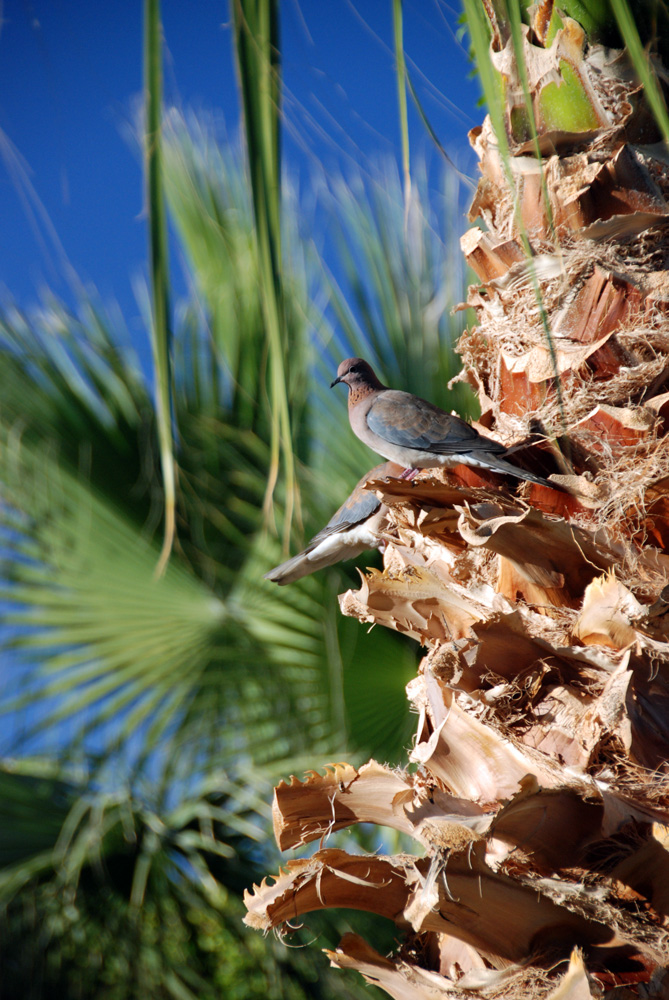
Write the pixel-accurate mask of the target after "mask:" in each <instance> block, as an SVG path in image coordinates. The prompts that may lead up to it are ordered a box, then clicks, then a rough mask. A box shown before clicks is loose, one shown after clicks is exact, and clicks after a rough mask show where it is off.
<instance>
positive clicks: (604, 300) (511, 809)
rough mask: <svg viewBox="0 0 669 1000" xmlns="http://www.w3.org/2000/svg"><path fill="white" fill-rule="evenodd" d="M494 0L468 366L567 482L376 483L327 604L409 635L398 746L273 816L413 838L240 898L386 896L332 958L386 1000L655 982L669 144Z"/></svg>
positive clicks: (495, 407)
mask: <svg viewBox="0 0 669 1000" xmlns="http://www.w3.org/2000/svg"><path fill="white" fill-rule="evenodd" d="M498 6H501V5H493V4H486V11H487V13H488V15H489V16H490V18H491V32H490V33H491V46H490V58H491V60H492V62H493V65H494V67H495V71H496V73H497V79H498V81H499V85H500V92H502V93H503V94H504V97H505V105H504V109H503V114H501V115H500V125H499V127H498V130H497V132H495V130H494V129H493V125H492V123H491V120H490V118H487V119H486V121H485V122H484V124H483V126H482V127H481V128H477V129H474V130H473V132H472V133H471V135H470V139H471V141H472V144H473V146H474V148H475V150H476V152H477V154H478V157H479V160H480V168H481V180H480V183H479V186H478V190H477V193H476V196H475V198H474V203H473V206H472V209H471V213H470V219H471V221H472V222H473V221H475V220H476V219H481V220H483V221H484V223H485V227H486V228H485V229H483V228H478V227H476V228H473V229H471V230H469V231H468V232H467V233H465V235H464V237H463V239H462V246H463V251H464V253H465V256H466V258H467V260H468V262H469V264H470V265H471V267H472V268H473V270H474V272H475V273H476V275H477V277H478V279H479V282H478V283H477V284H476V285H473V286H471V287H470V289H469V296H468V305H469V306H471V307H473V308H474V309H475V310H476V314H477V319H478V323H477V325H476V326H475V327H473V328H472V329H470V330H469V331H467V332H466V333H465V335H464V336H463V338H462V340H461V342H460V345H459V351H460V354H461V356H462V358H463V362H464V367H463V372H462V374H461V376H460V377H461V378H462V379H464V380H466V381H468V382H469V383H470V384H471V385H472V386H473V387H474V389H475V391H476V392H477V394H478V397H479V401H480V404H481V418H480V423H481V426H482V427H483V428H485V430H486V433H489V434H494V435H495V436H496V437H497V438H498V439H499V440H500V441H502V442H503V443H504V444H505V445H511V444H513V443H517V442H518V441H522V442H523V445H522V447H520V448H519V449H518V451H516V453H515V455H514V462H516V463H517V464H525V463H526V464H527V467H528V468H531V469H532V470H534V471H536V472H538V473H540V474H541V475H542V476H547V475H553V476H554V479H553V481H554V482H555V484H556V488H555V489H547V488H546V487H542V486H535V485H524V486H522V487H520V488H518V489H516V487H515V486H514V485H513V484H508V485H504V484H502V480H501V479H500V478H499V477H497V476H495V475H494V474H492V473H490V474H487V473H483V472H481V473H479V472H478V471H477V472H473V471H472V470H468V469H464V468H456V469H455V470H454V471H453V472H451V473H449V472H444V473H441V472H440V473H430V474H423V475H422V477H421V478H420V479H419V480H416V481H415V482H414V483H413V484H410V483H406V482H400V481H397V482H392V481H391V482H390V483H384V484H380V483H377V484H376V486H374V484H372V485H371V486H370V488H376V489H377V490H378V491H379V495H380V496H381V498H382V500H383V502H384V503H385V504H386V505H387V506H388V508H389V515H388V534H389V536H390V537H391V538H392V541H391V542H390V543H389V544H388V546H387V549H386V553H385V568H384V571H383V573H381V572H378V571H376V572H375V571H372V572H370V573H369V574H368V575H367V576H366V577H365V578H364V580H363V584H362V587H361V588H360V589H359V590H358V591H356V592H353V591H349V592H348V593H346V594H344V595H342V597H341V598H340V603H341V606H342V610H343V612H344V613H345V614H351V615H354V616H356V617H358V618H359V619H360V620H361V621H363V622H373V623H380V624H383V625H385V626H387V627H389V628H394V629H396V630H398V631H400V632H403V633H405V634H408V635H410V636H412V637H413V638H415V639H416V640H417V641H418V642H420V643H421V644H422V645H423V646H424V647H426V649H427V655H426V656H425V657H424V659H423V661H422V663H421V665H420V668H419V671H418V676H417V677H416V678H415V680H414V681H412V682H411V684H410V685H409V688H408V694H409V697H410V699H411V701H412V702H413V704H414V706H415V708H416V710H417V712H418V718H419V722H418V730H417V735H416V742H415V746H414V749H413V751H412V752H411V755H410V760H411V762H413V764H414V765H415V768H414V769H413V770H411V771H410V770H409V769H408V768H407V769H406V770H402V771H395V770H391V769H389V768H385V767H382V766H381V765H379V764H377V763H375V762H373V761H372V762H370V763H369V764H367V765H365V766H364V767H360V768H354V767H352V766H351V765H338V766H337V767H336V768H334V769H332V770H330V771H328V772H327V773H326V774H324V775H319V774H316V773H311V774H310V775H309V776H308V778H307V779H306V780H305V781H304V782H300V781H297V780H296V779H294V778H293V779H291V782H290V783H289V784H282V785H280V786H279V787H278V788H277V789H276V793H275V805H274V814H275V831H276V834H277V839H278V840H279V843H280V846H281V847H282V848H284V849H286V848H290V847H295V846H298V845H300V844H303V843H307V842H309V841H313V840H315V839H317V838H320V837H324V836H326V835H327V834H328V833H329V832H331V831H332V830H335V829H339V828H342V827H344V826H347V825H350V824H352V823H357V822H374V823H379V824H381V825H386V826H390V827H394V828H396V829H398V830H400V831H402V832H403V833H405V834H409V835H410V836H411V837H413V838H414V840H415V842H416V845H417V854H416V856H413V855H410V854H403V855H396V856H393V857H378V856H375V857H365V858H359V857H354V856H351V855H348V854H346V853H345V852H343V851H337V850H332V849H330V850H322V851H319V852H318V853H317V854H315V855H314V856H312V857H311V858H309V859H308V860H303V861H292V862H289V864H288V867H287V868H286V870H285V871H283V872H282V873H281V874H280V875H279V877H278V880H277V881H275V882H274V883H273V884H272V885H271V886H269V885H268V884H267V883H263V884H262V885H261V886H260V887H255V889H254V891H253V892H252V893H250V894H247V906H248V909H249V915H248V917H247V921H248V922H249V923H251V924H252V925H253V926H256V927H259V928H264V929H267V928H269V927H273V926H276V925H278V924H282V923H284V922H286V921H290V920H294V919H295V918H296V917H299V915H300V914H301V913H303V912H307V911H309V910H311V909H319V908H323V907H328V906H351V907H355V906H358V907H360V908H362V909H371V910H374V911H375V912H377V913H381V914H383V915H385V916H387V917H390V918H391V919H394V920H395V921H396V922H397V923H398V926H399V927H401V928H403V929H404V931H405V937H404V942H403V944H402V947H401V948H400V950H399V952H398V953H397V955H395V956H394V957H392V958H390V959H388V958H383V957H382V956H380V955H378V954H377V953H376V952H375V951H374V950H373V949H372V948H371V947H370V946H369V945H367V944H366V943H365V942H363V941H361V939H359V938H356V937H355V936H352V935H349V936H347V938H345V939H344V941H343V942H342V943H341V945H340V948H339V949H338V950H337V951H336V952H334V953H331V954H330V958H331V960H332V961H333V962H334V963H335V964H337V965H340V966H341V967H346V968H355V969H357V970H358V971H360V972H361V973H362V974H363V975H364V976H365V977H366V978H367V979H368V980H369V981H370V982H374V983H376V984H377V985H379V986H381V987H382V988H384V989H385V990H386V991H387V992H388V993H389V994H390V995H391V996H394V997H398V998H408V997H416V998H417V997H440V996H460V995H462V996H464V995H468V996H470V995H471V992H472V991H474V992H476V991H479V990H483V989H484V990H485V995H486V996H495V995H498V994H502V993H503V994H504V995H505V996H518V997H521V996H523V997H524V996H528V995H532V996H535V995H537V996H546V995H549V994H551V992H552V991H553V990H555V989H556V986H557V981H558V980H559V979H560V977H564V982H563V983H562V984H561V986H560V987H559V989H560V991H561V992H560V993H559V995H560V996H572V995H573V996H577V995H578V996H599V995H601V993H602V991H603V990H607V989H611V988H613V987H620V986H625V987H626V988H627V990H628V991H629V992H628V993H627V994H625V995H641V994H640V993H639V992H638V991H639V990H640V989H642V990H645V991H646V992H644V993H643V995H644V996H647V995H652V996H665V995H669V983H668V981H667V977H666V976H665V969H666V966H667V961H668V960H669V936H668V935H667V931H666V925H667V921H668V920H669V892H667V889H666V886H667V884H668V883H667V876H668V875H669V834H668V829H669V783H668V781H667V769H666V761H667V758H668V742H669V741H668V733H669V723H668V720H669V675H668V669H669V642H668V641H667V640H668V639H669V632H668V629H669V613H668V612H669V588H668V587H667V583H668V580H669V559H668V555H669V449H668V448H667V438H666V436H665V431H666V426H667V425H666V421H667V419H668V417H669V391H667V390H668V387H667V382H669V320H668V312H669V310H668V308H667V304H668V303H669V278H668V276H667V271H666V270H665V260H666V256H667V247H668V246H669V243H668V242H667V236H666V233H667V222H668V221H669V212H668V210H667V196H668V194H669V169H668V168H667V160H666V148H665V147H664V145H663V144H662V143H661V141H660V140H661V138H662V136H661V134H660V131H659V128H658V126H657V125H656V123H655V119H654V117H653V115H652V113H651V112H650V109H649V106H648V104H647V102H646V99H645V93H644V90H643V88H642V87H641V85H640V83H639V82H638V79H637V75H636V73H635V72H634V69H633V67H632V65H631V63H630V61H629V60H628V59H627V57H626V54H625V52H624V51H619V52H614V51H611V50H610V49H605V48H604V47H603V46H601V45H598V44H596V43H594V42H593V41H592V40H590V41H589V40H588V38H587V37H586V34H585V32H584V30H583V28H582V27H581V26H580V25H579V24H578V23H577V22H576V21H574V20H572V19H570V18H568V17H565V16H560V15H559V14H558V13H557V11H556V10H555V9H554V8H553V6H552V4H550V3H542V4H539V5H537V6H536V7H535V8H532V10H533V11H534V13H533V14H532V17H531V23H530V24H529V25H525V26H523V27H522V28H520V29H518V26H515V27H514V25H513V23H511V22H508V23H507V22H506V21H505V20H504V18H503V17H500V16H499V11H498V9H497V7H498ZM504 9H505V10H506V8H504ZM658 68H659V66H658ZM561 88H562V89H561ZM565 94H566V95H567V98H568V99H567V100H565ZM502 126H503V131H502V132H500V128H501V127H502ZM577 949H581V950H580V951H579V950H577ZM465 990H466V991H467V993H466V994H465ZM556 995H557V994H556Z"/></svg>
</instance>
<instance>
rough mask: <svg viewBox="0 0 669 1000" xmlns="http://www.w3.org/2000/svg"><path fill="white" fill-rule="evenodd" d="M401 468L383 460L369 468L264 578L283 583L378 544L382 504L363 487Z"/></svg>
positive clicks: (394, 473)
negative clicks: (322, 523)
mask: <svg viewBox="0 0 669 1000" xmlns="http://www.w3.org/2000/svg"><path fill="white" fill-rule="evenodd" d="M401 471H402V469H401V468H400V467H399V466H396V465H394V464H393V463H392V462H383V463H382V464H381V465H376V466H375V467H374V468H373V469H370V471H369V472H368V473H366V474H365V475H364V476H363V477H362V479H361V480H360V481H359V482H358V483H357V485H356V486H355V489H354V490H353V492H352V493H351V495H350V496H349V497H348V499H347V500H345V501H344V503H343V504H342V505H341V507H340V508H339V510H338V511H337V512H336V513H335V514H333V515H332V517H331V518H330V520H329V521H328V523H327V524H326V525H325V527H324V528H323V529H322V530H321V531H319V532H318V534H317V535H314V537H313V538H312V539H311V541H310V542H309V543H308V544H307V547H306V548H305V549H304V550H303V551H302V552H300V553H299V554H298V555H296V556H293V558H292V559H288V560H287V561H286V562H284V563H281V565H280V566H276V567H275V568H274V569H272V570H270V571H269V573H265V579H266V580H271V581H272V582H273V583H278V584H279V586H283V585H284V584H286V583H292V582H293V581H294V580H299V579H300V578H301V577H303V576H308V575H309V573H315V571H316V570H317V569H323V568H324V567H325V566H333V565H334V564H335V563H338V562H342V560H344V559H353V558H354V556H357V555H359V554H360V553H361V552H364V551H365V550H366V549H373V548H375V547H376V546H377V545H378V544H379V536H378V529H379V525H380V523H381V519H382V518H383V515H384V514H385V512H386V507H385V506H384V505H383V504H382V503H381V501H380V500H379V498H378V497H377V496H376V494H375V493H373V492H371V491H370V490H365V489H363V486H364V485H365V483H366V482H368V481H369V480H370V479H383V478H384V477H386V476H398V475H399V474H400V473H401Z"/></svg>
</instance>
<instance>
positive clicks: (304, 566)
mask: <svg viewBox="0 0 669 1000" xmlns="http://www.w3.org/2000/svg"><path fill="white" fill-rule="evenodd" d="M324 565H327V563H322V562H321V563H314V562H313V560H311V559H309V556H308V554H307V553H306V552H300V553H299V555H296V556H293V558H292V559H287V560H286V561H285V562H282V563H281V565H280V566H275V567H274V569H271V570H270V571H269V573H265V576H264V578H263V579H265V580H271V582H272V583H278V584H279V586H280V587H284V586H285V585H286V584H287V583H294V582H295V580H301V579H302V577H303V576H308V575H309V574H310V573H313V572H314V570H317V569H321V568H322V566H324Z"/></svg>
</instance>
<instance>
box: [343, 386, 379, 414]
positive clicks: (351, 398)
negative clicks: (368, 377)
mask: <svg viewBox="0 0 669 1000" xmlns="http://www.w3.org/2000/svg"><path fill="white" fill-rule="evenodd" d="M385 388H386V386H385V385H382V384H381V383H380V382H379V380H378V379H375V380H374V383H372V382H371V381H370V382H356V383H355V384H354V385H351V386H349V393H348V408H349V410H351V409H353V407H354V406H358V404H359V403H362V402H363V401H364V400H367V399H370V397H372V396H376V395H377V394H378V393H379V392H381V391H382V390H383V389H385Z"/></svg>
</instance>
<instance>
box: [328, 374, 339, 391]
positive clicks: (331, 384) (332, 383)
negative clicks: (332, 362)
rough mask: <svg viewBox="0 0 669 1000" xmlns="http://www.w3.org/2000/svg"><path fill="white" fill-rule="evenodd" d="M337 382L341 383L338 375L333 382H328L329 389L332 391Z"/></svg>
mask: <svg viewBox="0 0 669 1000" xmlns="http://www.w3.org/2000/svg"><path fill="white" fill-rule="evenodd" d="M337 382H341V377H340V376H339V375H337V377H336V379H335V380H334V382H330V388H331V389H334V387H335V386H336V384H337Z"/></svg>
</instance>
